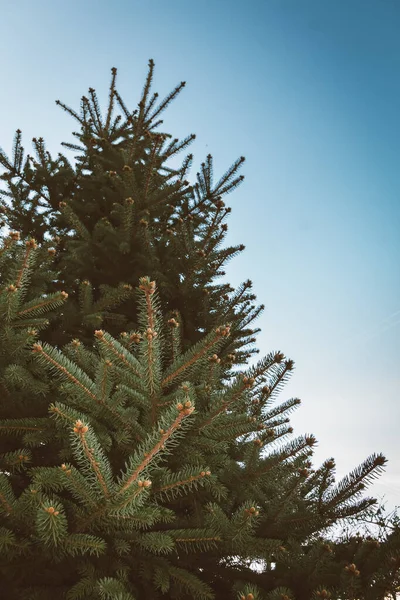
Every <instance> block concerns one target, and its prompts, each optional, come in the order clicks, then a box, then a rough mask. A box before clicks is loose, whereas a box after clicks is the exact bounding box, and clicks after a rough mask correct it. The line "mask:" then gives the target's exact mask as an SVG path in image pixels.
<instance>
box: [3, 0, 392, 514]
mask: <svg viewBox="0 0 400 600" xmlns="http://www.w3.org/2000/svg"><path fill="white" fill-rule="evenodd" d="M399 26H400V4H399V2H398V0H335V1H334V0H331V1H328V0H324V1H323V0H264V1H256V0H247V1H246V2H244V1H242V2H239V1H232V0H217V1H212V0H201V1H200V0H199V1H197V2H195V1H194V0H193V1H190V0H189V1H188V0H170V1H169V2H165V1H163V0H153V1H152V2H149V1H148V2H146V1H145V0H131V1H130V2H128V1H122V0H114V2H113V3H110V2H105V1H97V2H94V1H93V0H85V1H84V2H82V1H77V0H68V2H61V1H60V0H38V1H37V2H34V3H33V2H29V1H27V0H19V2H15V3H14V2H11V1H10V0H9V1H8V2H6V1H5V2H3V3H2V20H1V22H0V50H1V52H2V59H3V60H2V82H3V85H2V87H1V94H0V145H1V147H2V148H3V149H5V150H6V151H7V152H9V151H10V150H11V146H12V140H13V136H14V132H15V130H16V129H17V128H18V127H19V128H20V129H22V132H23V142H24V146H25V148H26V149H27V151H28V152H30V151H31V142H30V140H31V138H32V137H34V136H38V137H39V136H40V135H42V136H43V137H44V138H45V140H46V141H47V145H48V148H49V150H50V151H51V152H52V153H56V152H59V151H64V150H62V148H61V146H60V142H61V141H71V131H72V130H75V129H76V127H75V123H74V122H73V120H72V119H71V118H70V117H69V116H67V115H66V114H65V113H64V112H63V111H62V110H61V109H60V108H59V107H57V106H56V105H55V102H54V101H55V100H56V99H60V100H62V101H63V102H65V103H66V104H67V105H69V106H71V107H73V108H76V109H78V107H79V99H80V97H81V96H82V95H83V94H86V92H87V89H88V87H90V86H92V87H94V88H96V90H97V92H98V95H99V98H100V99H101V101H103V102H105V101H106V98H107V92H108V85H109V81H110V68H111V67H113V66H115V67H117V68H118V89H119V91H120V93H121V94H122V97H123V98H124V100H125V103H126V104H128V106H129V107H130V108H132V109H133V108H134V105H136V103H137V101H138V99H139V94H140V92H141V89H142V85H143V81H144V77H145V75H146V73H147V62H148V59H149V58H153V59H154V60H155V63H156V71H155V82H154V91H158V92H159V93H160V95H161V96H163V95H166V94H167V93H168V92H169V91H170V90H171V89H172V88H173V87H175V85H176V84H178V83H179V82H180V81H182V80H185V81H187V87H186V88H185V90H184V91H183V93H182V94H181V95H180V97H179V98H178V99H177V100H176V101H175V102H174V103H173V104H172V105H171V107H170V109H169V110H168V111H167V112H166V113H165V116H164V120H165V121H164V122H165V130H167V131H170V132H171V133H172V134H173V135H174V136H176V137H183V136H186V135H187V134H189V133H196V134H197V139H196V142H195V144H194V145H193V146H192V149H193V151H194V153H195V167H196V168H197V167H198V166H199V164H200V162H201V161H202V160H203V159H204V157H205V156H206V155H207V154H208V153H209V152H210V153H211V154H213V156H214V164H215V169H214V171H215V173H216V177H217V178H219V176H220V175H222V174H223V173H224V172H225V170H226V169H227V168H228V167H229V166H230V164H231V163H232V162H233V161H234V160H235V159H236V158H237V157H239V156H241V155H244V156H246V159H247V161H246V163H245V165H244V169H243V171H242V172H243V174H244V175H245V176H246V179H245V181H244V183H243V184H242V186H241V187H240V188H239V189H238V190H237V191H235V192H234V193H233V194H232V195H231V196H229V197H227V198H226V200H227V202H228V204H229V205H230V206H232V216H231V218H230V221H229V237H228V241H229V242H230V243H232V244H236V243H244V244H245V245H246V251H245V252H244V253H242V255H241V256H240V258H237V259H235V260H234V261H233V262H232V263H231V265H230V267H229V269H228V275H229V279H230V281H231V282H232V283H233V284H235V285H236V284H239V283H240V282H241V281H243V280H245V279H247V278H250V279H252V280H253V282H254V290H255V292H256V294H257V296H258V299H259V303H264V304H265V305H266V311H265V313H264V314H263V316H262V317H261V318H260V319H259V326H260V327H261V328H262V333H261V334H260V335H259V342H258V344H259V347H260V355H261V356H262V355H264V354H266V353H267V352H268V351H270V350H272V349H280V350H282V351H283V352H285V354H286V355H287V356H289V357H291V358H293V359H294V360H295V362H296V371H295V373H294V376H293V378H292V381H291V382H290V384H289V385H288V386H287V388H286V389H285V390H284V392H283V393H282V395H281V399H282V400H284V399H286V398H287V397H291V396H297V397H300V398H301V399H302V400H303V405H302V406H301V407H300V409H299V410H298V412H297V413H296V414H295V415H294V417H293V425H294V427H295V432H296V433H299V434H300V433H303V432H313V433H314V434H315V435H316V437H317V439H318V440H319V447H318V449H317V452H316V459H317V461H322V460H324V459H325V458H327V457H330V456H334V457H335V458H336V460H337V465H338V475H340V476H342V475H344V474H345V473H346V472H347V471H349V470H350V469H352V468H354V467H355V466H357V465H358V464H359V463H360V462H361V461H362V460H363V458H365V457H366V456H367V455H369V454H370V453H372V452H375V451H377V452H378V451H382V452H383V453H384V454H385V455H387V457H388V458H389V459H390V462H389V466H388V469H387V471H386V473H385V475H384V476H383V477H381V479H380V480H379V481H378V482H377V483H375V484H374V486H373V488H372V491H373V493H374V494H376V495H378V496H379V497H382V496H383V495H384V496H385V497H386V499H387V500H388V503H389V506H393V505H394V504H400V453H399V441H398V439H399V435H398V427H399V425H398V424H399V417H400V408H399V406H400V403H399V392H400V368H399V367H400V342H399V339H400V337H399V334H400V269H399V262H400V260H399V259H400V235H399V232H400V169H399V139H400V119H399V110H400V77H399V76H400V38H399V36H398V29H399ZM195 170H196V169H194V171H193V175H194V172H195Z"/></svg>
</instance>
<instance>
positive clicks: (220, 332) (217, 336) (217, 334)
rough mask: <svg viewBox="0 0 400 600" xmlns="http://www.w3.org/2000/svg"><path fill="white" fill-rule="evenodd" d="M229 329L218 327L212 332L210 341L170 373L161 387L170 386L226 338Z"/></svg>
mask: <svg viewBox="0 0 400 600" xmlns="http://www.w3.org/2000/svg"><path fill="white" fill-rule="evenodd" d="M229 331H230V327H218V328H217V329H216V330H215V331H214V335H213V337H211V339H210V341H209V342H208V343H207V344H205V345H204V346H202V347H200V349H199V350H198V351H197V352H195V353H194V354H193V355H192V356H191V357H190V358H189V360H188V361H187V362H185V363H183V364H182V365H181V366H179V367H177V368H176V370H174V371H173V372H172V373H170V374H169V375H167V376H166V377H165V378H164V380H163V381H162V382H161V386H162V387H166V386H168V385H170V383H171V382H172V381H173V380H174V379H176V378H177V377H178V376H179V375H181V374H182V373H183V372H184V371H186V370H187V369H188V368H189V367H190V366H192V365H193V364H195V363H196V362H197V361H199V360H200V359H201V358H202V357H204V356H205V355H206V354H207V352H208V351H209V350H210V349H211V348H212V347H213V346H214V345H215V344H216V343H217V342H219V341H220V340H221V339H222V338H224V337H227V336H228V335H229Z"/></svg>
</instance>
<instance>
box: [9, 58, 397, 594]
mask: <svg viewBox="0 0 400 600" xmlns="http://www.w3.org/2000/svg"><path fill="white" fill-rule="evenodd" d="M149 67H150V68H149V75H148V77H147V80H146V83H145V87H144V90H143V94H142V98H141V100H140V102H139V105H138V110H137V111H134V112H133V113H132V112H129V111H128V109H127V108H126V106H125V104H124V103H123V101H122V99H121V98H120V96H119V94H118V92H117V91H116V88H115V77H116V70H115V69H113V70H112V82H111V87H110V102H109V106H108V108H107V114H106V117H105V118H104V119H103V118H102V117H101V114H100V108H99V105H98V102H97V98H96V94H95V91H94V90H93V89H90V90H89V96H90V99H89V98H87V97H83V98H82V103H81V114H80V115H79V114H77V113H76V112H75V111H73V110H71V109H69V108H68V107H66V106H64V105H63V104H61V103H60V102H59V104H60V105H61V106H62V107H63V108H64V109H65V110H66V111H67V112H68V113H70V114H71V115H73V116H74V118H75V119H76V120H77V121H78V122H79V124H80V127H81V130H80V132H79V133H76V134H75V136H76V137H77V138H78V139H79V141H80V143H81V146H76V145H71V144H64V145H65V146H67V147H68V148H73V149H76V150H78V151H80V155H79V156H78V157H77V163H76V165H75V167H73V166H72V165H71V164H70V163H69V161H68V160H67V159H66V158H65V157H64V156H63V155H61V154H60V155H59V157H58V159H57V160H53V159H52V158H51V156H50V154H49V153H48V152H47V151H46V149H45V145H44V141H43V140H42V139H41V138H39V139H34V144H35V148H36V151H37V160H34V159H33V158H32V157H30V156H28V157H27V159H26V160H25V162H24V154H23V148H22V146H21V132H20V131H17V135H16V139H15V143H14V152H13V158H12V160H10V159H8V158H7V157H6V155H5V153H3V152H1V153H0V161H1V163H2V164H3V166H4V167H5V173H4V175H3V177H2V178H3V180H4V181H6V182H7V184H8V190H7V191H5V192H3V198H4V200H3V204H2V208H3V212H4V221H5V223H6V224H7V225H8V226H9V227H10V228H11V229H13V230H18V231H19V232H20V233H21V238H22V240H23V241H24V243H25V242H26V244H28V246H29V244H30V245H31V246H29V247H32V250H33V251H34V252H38V253H39V254H38V255H40V257H42V258H41V260H44V258H43V257H46V261H47V263H45V264H43V266H41V267H40V268H37V269H32V267H31V265H30V263H26V262H24V258H23V257H22V256H20V255H19V254H18V253H21V251H22V250H21V249H20V248H19V242H18V241H17V239H16V238H17V237H18V236H17V234H16V233H12V234H11V238H10V237H8V238H5V248H4V250H5V251H4V267H3V271H2V275H1V284H2V286H3V287H2V295H1V296H0V300H1V301H2V303H3V304H2V319H3V320H2V325H1V326H2V338H1V344H2V348H1V351H2V354H1V356H2V361H3V362H2V364H1V375H0V380H1V382H2V386H3V388H4V390H6V394H4V395H3V396H2V405H1V411H2V412H1V417H2V424H1V425H0V456H1V457H2V461H3V462H2V469H3V475H2V476H1V479H0V481H1V484H0V485H1V486H2V487H1V488H0V489H1V492H2V494H3V495H1V493H0V498H4V499H5V500H4V502H5V504H4V503H3V507H2V510H3V514H2V516H1V519H2V522H1V525H2V527H3V529H2V530H1V531H2V532H3V534H2V535H3V537H2V540H3V541H2V542H1V543H0V550H2V551H3V552H5V553H7V555H8V556H9V557H10V558H9V560H8V561H7V563H6V564H5V566H4V567H3V573H2V574H3V578H4V581H6V582H7V583H6V586H7V587H6V589H7V592H8V597H10V598H13V597H16V598H20V597H21V598H22V597H23V598H29V599H31V598H32V599H33V598H39V597H40V598H55V597H59V598H64V597H65V598H68V599H69V600H70V599H72V598H124V599H125V598H126V599H128V598H136V597H142V596H143V595H144V594H146V595H147V596H148V597H150V598H155V599H156V598H213V597H216V598H218V597H219V598H229V597H237V598H248V599H249V600H251V598H260V599H262V598H269V599H271V600H272V599H274V598H276V599H279V598H285V597H287V598H298V599H299V600H302V599H303V598H304V600H305V599H306V598H307V599H308V598H311V597H315V598H318V597H328V596H329V594H330V596H329V597H331V598H332V599H333V598H345V597H349V598H350V597H351V596H345V595H343V594H347V591H348V589H349V586H348V578H349V577H353V578H354V577H355V578H357V577H359V576H360V577H364V575H365V577H366V576H367V575H368V577H370V579H371V577H372V575H371V573H370V572H369V573H365V574H364V573H362V572H361V570H360V569H359V568H358V565H357V564H356V563H353V562H352V561H351V559H352V558H353V557H354V553H353V554H351V552H350V551H349V545H347V554H346V553H343V548H342V546H338V545H335V544H332V543H329V540H327V539H326V536H324V535H323V533H324V531H325V530H326V529H327V528H328V527H330V526H331V525H333V524H334V523H336V522H337V521H338V520H340V519H345V518H348V517H350V516H352V515H355V514H359V513H362V511H364V510H366V509H367V508H368V507H369V506H371V505H372V503H373V502H374V501H373V500H372V499H369V498H364V499H363V498H361V497H360V494H361V493H362V490H363V489H364V487H365V485H366V484H367V483H368V482H369V481H371V480H372V479H373V478H374V477H375V476H376V474H378V473H379V472H380V471H381V469H382V467H383V465H384V463H385V459H384V458H383V457H382V456H381V455H374V456H372V457H370V458H369V459H368V460H367V461H365V463H364V464H363V465H362V466H361V467H359V468H358V469H356V470H355V471H354V472H353V473H352V474H351V475H350V476H348V477H347V478H345V479H344V480H343V481H342V482H339V484H337V485H335V482H334V467H335V465H334V461H333V460H328V461H325V463H324V464H323V465H322V466H321V467H320V468H319V469H312V468H311V467H312V465H311V462H310V458H311V455H312V448H313V446H314V445H315V438H314V437H313V436H311V435H307V436H301V437H299V438H297V439H295V440H291V441H287V440H288V436H289V435H290V433H291V432H292V430H291V428H290V427H289V424H288V414H289V413H290V411H291V410H292V409H293V408H295V407H296V406H297V405H298V404H299V400H298V399H292V400H289V401H286V402H284V403H283V404H281V405H277V406H276V405H274V404H273V403H274V400H275V399H276V396H277V394H278V392H279V391H280V390H281V388H282V386H283V384H284V383H285V381H286V380H287V379H288V377H290V374H291V372H292V370H293V366H294V365H293V361H291V360H288V359H286V358H285V357H284V355H283V354H282V353H281V352H272V353H270V354H269V355H268V356H267V357H265V358H264V359H262V360H260V361H259V362H258V363H257V364H256V365H255V366H253V367H249V366H248V364H247V363H248V360H249V358H250V357H251V356H252V354H254V353H255V352H256V349H255V347H254V342H255V337H254V336H255V334H256V333H257V331H258V330H257V329H255V328H254V327H253V326H252V323H253V321H254V320H255V318H256V317H257V316H258V315H259V314H260V312H261V310H262V307H256V306H255V305H254V303H253V301H254V300H255V297H254V295H253V294H251V282H245V283H243V284H242V286H240V287H239V289H238V290H233V289H232V288H231V287H230V286H229V284H217V283H216V279H217V278H218V277H219V276H221V275H223V270H222V267H223V266H224V264H225V263H226V262H227V260H229V259H230V258H231V257H232V256H234V255H235V254H236V253H237V252H239V251H241V250H242V249H243V247H241V246H239V247H228V248H225V249H221V244H222V242H223V240H224V237H225V235H226V230H227V225H226V223H225V222H224V221H225V219H226V216H227V214H228V213H229V208H227V207H226V206H225V203H224V202H223V200H222V196H223V195H224V194H226V193H228V192H230V191H232V190H233V189H234V188H235V187H236V186H237V185H238V184H239V183H240V181H241V180H242V176H239V175H238V169H239V167H240V165H241V164H242V162H243V160H244V159H243V158H242V159H239V160H238V161H236V162H235V163H234V164H233V165H232V167H231V168H230V169H229V170H228V171H227V173H225V175H224V176H223V177H222V178H221V179H220V180H219V182H218V183H217V184H214V183H213V169H212V158H211V156H208V157H207V160H206V161H205V163H203V164H202V167H201V172H200V173H199V174H198V175H197V182H196V183H195V184H194V185H190V184H189V183H188V181H187V180H186V177H187V176H188V170H189V167H190V164H191V161H192V156H191V155H189V156H187V157H186V159H184V161H183V164H182V166H181V167H180V168H178V169H172V168H171V167H168V166H167V164H166V163H167V161H168V159H169V158H171V157H172V156H174V155H175V154H176V153H177V152H179V151H180V150H183V149H185V148H186V147H187V146H188V144H189V143H190V141H191V140H192V139H193V137H194V136H189V137H188V138H187V139H186V140H184V141H183V142H181V143H179V141H178V140H177V139H172V141H171V142H170V143H169V144H168V145H166V140H167V139H168V138H172V136H170V135H169V134H165V133H159V132H157V131H155V129H156V128H157V127H158V126H159V125H160V124H161V122H160V121H158V122H157V121H156V119H157V118H158V117H159V115H160V113H161V112H162V110H163V109H165V108H166V106H167V105H168V104H169V102H170V101H171V100H172V99H173V98H175V97H176V95H177V94H178V92H179V91H180V90H181V89H182V87H183V84H181V85H180V86H178V87H177V88H176V89H175V90H174V91H173V92H172V93H171V94H170V95H169V96H167V98H166V99H165V100H164V101H163V102H161V103H160V105H159V106H158V107H156V101H157V95H156V94H154V95H153V96H151V97H150V95H149V94H150V84H151V80H152V75H153V63H152V61H150V66H149ZM116 103H117V104H118V105H119V107H120V109H121V111H122V115H118V116H117V117H116V118H115V119H113V108H114V105H115V104H116ZM12 242H13V243H12ZM28 246H27V247H28ZM18 256H19V259H18ZM49 257H50V258H49ZM50 259H52V270H50V269H49V265H48V261H49V260H50ZM18 260H19V262H18ZM39 263H40V261H39ZM18 269H19V270H18ZM20 272H21V273H22V272H24V273H27V274H26V275H24V277H25V280H24V283H23V285H22V284H21V281H22V279H21V278H19V275H18V273H20ZM28 272H29V273H30V275H31V280H29V277H28ZM147 275H149V277H148V276H147ZM20 280H21V281H20ZM30 286H32V287H30ZM14 288H15V289H14ZM38 292H41V293H42V296H43V297H42V300H41V302H40V303H39V305H40V306H42V305H43V307H46V308H47V309H48V310H49V311H50V312H49V321H50V322H49V324H47V326H46V328H44V325H45V324H46V323H45V322H44V321H40V322H38V324H37V325H36V324H35V323H34V322H30V321H29V322H27V323H23V322H22V321H20V317H19V314H20V312H21V310H22V311H23V310H24V309H23V308H21V307H22V306H23V303H24V302H25V300H26V298H29V299H30V300H29V301H28V308H29V306H36V305H37V297H36V296H37V294H38ZM35 294H36V296H35ZM67 295H68V297H67ZM29 302H30V303H31V304H29ZM47 302H49V303H48V304H47ZM35 303H36V304H35ZM57 303H58V304H59V305H60V306H58V304H57ZM61 304H62V306H61ZM40 310H42V309H40ZM23 314H25V313H23ZM35 314H36V313H34V312H33V313H31V316H35ZM40 314H42V312H40ZM15 327H19V328H24V329H23V330H22V331H23V333H22V334H21V335H22V337H20V338H18V337H17V336H15V335H14V334H15ZM33 338H35V339H33ZM11 339H12V340H13V343H14V344H15V347H16V349H15V351H14V352H11V353H10V352H9V343H10V340H11ZM18 340H19V341H18ZM33 342H34V346H33V352H32V348H31V349H30V350H29V349H28V348H27V345H29V344H30V345H31V346H32V343H33ZM244 367H247V368H244ZM31 386H33V387H32V388H31ZM35 389H39V390H40V391H39V392H37V393H36V394H35V393H33V392H34V390H35ZM32 397H33V398H34V402H29V401H28V398H32ZM27 428H28V429H29V431H30V433H26V429H27ZM32 428H33V431H34V432H35V433H32ZM281 440H282V441H281ZM26 448H28V449H29V452H30V454H29V452H27V451H26ZM19 456H23V457H25V456H26V457H28V458H27V459H26V460H25V459H24V460H22V459H18V457H19ZM17 459H18V460H17ZM18 461H19V462H18ZM21 461H22V462H21ZM20 463H21V464H20ZM32 490H33V491H32ZM4 507H6V508H4ZM56 513H57V514H56ZM392 546H393V544H392ZM393 548H394V550H393ZM393 548H392V550H391V552H392V554H390V556H389V554H388V560H389V561H390V560H391V559H392V558H394V559H395V560H397V558H396V554H395V553H394V551H395V550H396V548H397V550H398V546H393ZM397 550H396V552H397ZM341 551H342V554H341V553H340V552H341ZM371 551H373V552H375V555H374V558H373V560H374V561H375V562H373V561H372V563H373V564H375V565H376V564H377V552H382V549H379V548H378V547H372V546H371ZM385 552H386V546H385ZM344 556H345V557H346V558H345V557H344ZM385 556H386V555H385ZM82 557H83V558H82ZM256 560H261V561H263V562H264V568H263V569H262V570H261V571H255V570H254V568H253V567H252V566H251V565H252V563H254V561H256ZM346 560H347V561H348V562H346ZM360 560H361V559H360ZM371 560H372V559H371ZM371 560H370V562H369V563H368V564H372V563H371ZM22 563H26V564H29V565H30V567H29V569H25V570H24V571H23V572H22V571H21V569H20V565H21V564H22ZM353 564H355V567H353V566H352V565H353ZM393 564H394V563H393V561H392V562H391V565H392V566H391V569H392V571H393ZM395 566H396V568H398V565H397V563H396V565H395ZM346 569H347V570H346ZM368 569H370V567H368ZM365 570H367V567H365ZM356 571H359V575H357V573H356ZM392 571H390V572H392ZM304 573H307V577H306V578H305V577H304ZM360 573H361V575H360ZM374 573H375V571H374ZM388 573H389V571H388V569H386V571H385V576H386V575H388ZM390 576H391V575H390ZM365 577H364V578H365ZM388 577H389V575H388ZM346 578H347V579H346ZM372 579H373V577H372ZM360 581H361V579H360ZM392 581H395V575H393V578H392ZM357 584H358V580H357ZM366 585H367V584H366ZM371 585H372V583H371V582H370V583H369V584H368V586H369V591H370V589H371ZM353 588H354V593H353V592H351V593H353V597H354V599H355V598H356V597H360V598H361V597H363V598H364V597H365V598H367V597H368V598H370V597H372V596H367V595H364V596H360V595H359V596H356V595H355V594H356V593H359V592H358V591H357V590H356V587H354V586H353ZM358 588H360V585H358ZM346 590H347V591H346ZM360 593H361V592H360ZM362 593H364V592H362ZM232 594H233V595H232ZM376 597H377V598H378V597H382V598H383V597H384V596H376Z"/></svg>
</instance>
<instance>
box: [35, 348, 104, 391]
mask: <svg viewBox="0 0 400 600" xmlns="http://www.w3.org/2000/svg"><path fill="white" fill-rule="evenodd" d="M45 347H47V344H46V345H45ZM48 348H49V349H50V347H48ZM51 350H52V353H55V351H54V349H53V348H52V349H51ZM33 352H34V353H35V354H37V355H39V356H40V357H41V358H42V359H43V360H44V362H46V363H48V364H50V365H52V366H53V367H54V368H55V369H56V371H58V372H59V373H61V374H62V375H63V376H64V377H66V378H67V379H69V380H70V381H71V382H72V383H73V384H74V385H76V386H77V387H79V389H81V390H83V391H84V392H85V394H87V395H88V396H89V397H90V398H91V399H92V400H95V401H96V402H97V401H98V400H97V398H96V396H95V394H93V392H91V390H90V388H91V387H93V382H92V381H90V379H89V378H88V377H87V375H85V374H84V373H83V371H81V370H80V369H79V374H80V376H81V377H82V378H83V379H85V384H84V383H81V382H80V381H79V380H78V379H77V378H76V377H74V375H72V373H70V371H69V370H68V369H67V368H66V367H64V366H63V365H61V364H60V363H59V362H57V360H55V359H54V358H52V357H51V356H50V354H48V353H47V352H46V351H45V349H44V347H43V346H42V345H41V344H39V343H36V344H34V345H33ZM64 360H66V359H64ZM75 369H76V368H75ZM76 370H77V369H76Z"/></svg>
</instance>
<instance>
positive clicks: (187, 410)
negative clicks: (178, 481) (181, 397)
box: [119, 405, 194, 494]
mask: <svg viewBox="0 0 400 600" xmlns="http://www.w3.org/2000/svg"><path fill="white" fill-rule="evenodd" d="M178 406H182V408H178V411H179V414H178V416H177V417H176V418H175V420H174V421H173V423H172V424H171V425H170V426H169V428H168V429H167V430H166V431H164V432H163V433H162V434H161V438H160V440H159V442H157V444H156V445H155V446H154V447H153V448H152V450H150V452H148V453H147V456H146V457H145V458H144V459H143V461H142V462H141V463H140V465H139V466H138V467H137V468H136V469H135V471H134V472H133V473H132V474H131V475H130V476H129V477H128V479H127V481H126V482H125V484H124V485H123V486H122V488H121V489H120V491H119V493H120V494H122V493H123V492H125V491H126V490H127V489H128V488H129V487H130V486H131V485H132V484H133V483H134V482H135V481H136V480H137V478H138V477H139V475H140V473H141V472H142V471H143V470H144V469H145V468H146V467H147V466H148V465H149V464H150V462H151V461H152V459H153V458H154V457H155V456H156V454H158V453H159V452H160V451H161V450H163V449H164V446H165V443H166V441H167V440H168V439H169V438H170V437H171V436H172V434H173V433H174V432H175V431H176V430H177V429H178V428H179V426H180V424H181V422H182V421H183V420H184V419H185V418H186V417H187V416H189V415H191V414H192V412H193V411H194V408H193V407H192V406H188V407H185V406H183V405H178Z"/></svg>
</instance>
